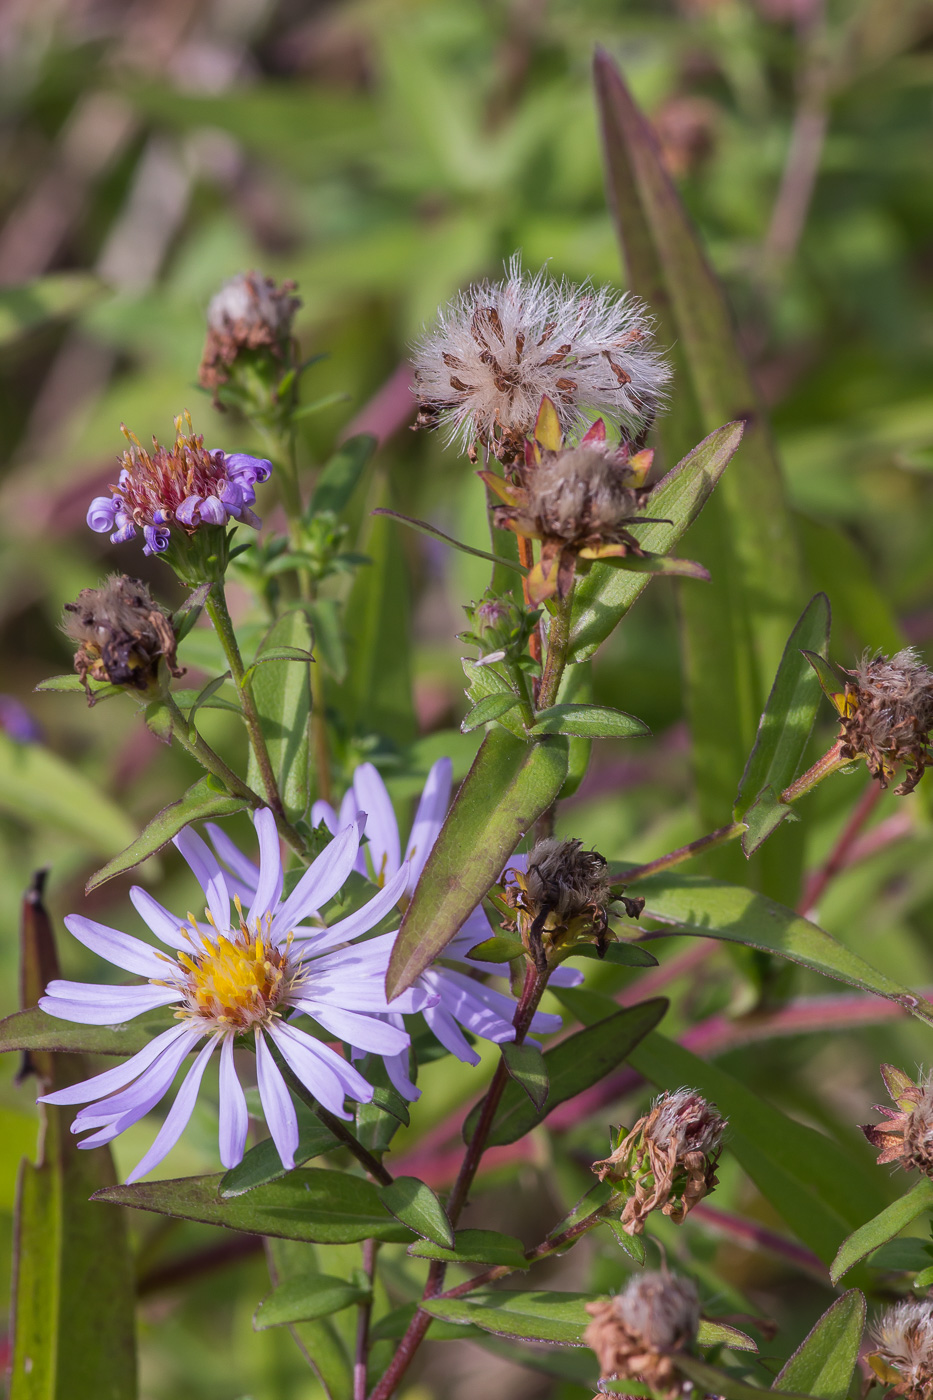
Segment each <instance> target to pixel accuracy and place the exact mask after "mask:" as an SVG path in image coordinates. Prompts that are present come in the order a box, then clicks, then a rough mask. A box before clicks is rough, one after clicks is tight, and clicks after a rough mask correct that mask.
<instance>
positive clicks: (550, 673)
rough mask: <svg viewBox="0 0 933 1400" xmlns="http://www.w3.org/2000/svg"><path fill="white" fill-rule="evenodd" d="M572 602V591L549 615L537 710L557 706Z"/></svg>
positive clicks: (559, 600) (567, 644)
mask: <svg viewBox="0 0 933 1400" xmlns="http://www.w3.org/2000/svg"><path fill="white" fill-rule="evenodd" d="M572 601H573V591H572V590H571V592H570V593H568V594H567V597H566V598H559V599H558V600H557V606H556V607H555V609H554V611H553V612H552V613H551V625H550V627H549V628H548V634H547V657H546V658H545V662H544V674H543V675H542V677H541V687H540V689H539V691H538V709H539V710H547V709H550V707H551V706H552V705H556V704H557V693H558V691H559V690H560V683H561V679H562V677H563V674H564V667H565V666H566V665H567V653H568V651H569V648H570V609H571V605H572Z"/></svg>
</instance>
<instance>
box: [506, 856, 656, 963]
mask: <svg viewBox="0 0 933 1400" xmlns="http://www.w3.org/2000/svg"><path fill="white" fill-rule="evenodd" d="M614 883H615V880H614V877H613V876H612V874H611V873H610V871H609V867H608V865H607V864H606V860H605V858H604V857H603V856H601V855H600V854H599V852H598V851H585V850H584V849H583V843H582V842H581V841H577V840H570V841H562V840H560V839H558V838H557V837H556V836H549V837H546V838H545V839H544V840H543V841H539V842H538V843H537V844H536V845H535V846H534V847H533V849H532V851H531V853H530V854H529V856H528V857H527V859H526V860H524V861H519V860H512V861H511V862H510V864H509V866H508V867H507V868H506V871H505V875H504V893H505V900H506V903H507V904H508V905H509V907H510V908H512V909H514V910H515V911H516V923H517V926H518V929H519V932H520V933H521V935H522V942H523V943H524V945H525V949H526V951H527V952H528V953H529V954H530V956H531V957H532V958H533V959H534V961H535V964H536V966H538V968H539V969H540V970H541V971H544V970H545V968H547V967H548V966H549V965H550V964H551V963H553V962H560V961H561V959H562V958H563V957H566V956H567V954H568V953H570V952H571V951H572V949H573V948H574V947H575V946H577V945H578V944H580V943H595V945H596V948H597V951H599V952H600V954H601V955H602V954H603V953H605V950H606V948H607V947H608V945H609V943H610V941H611V931H610V928H609V909H610V906H611V905H612V904H614V903H616V902H617V901H618V902H621V903H622V904H623V905H624V907H625V911H626V913H627V914H628V915H629V917H630V918H637V917H638V915H639V914H640V913H641V911H642V909H643V908H644V907H645V901H644V900H643V899H630V898H626V897H625V896H624V895H617V894H615V893H614V891H613V886H614Z"/></svg>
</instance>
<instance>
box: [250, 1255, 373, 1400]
mask: <svg viewBox="0 0 933 1400" xmlns="http://www.w3.org/2000/svg"><path fill="white" fill-rule="evenodd" d="M265 1244H266V1262H267V1263H268V1266H269V1277H270V1279H271V1280H272V1283H273V1285H274V1287H276V1288H281V1287H284V1286H285V1285H287V1284H288V1283H290V1282H292V1281H293V1280H295V1279H301V1278H307V1277H308V1276H309V1275H310V1274H314V1273H317V1272H319V1270H318V1261H317V1251H316V1250H315V1248H314V1246H313V1245H311V1244H301V1243H299V1242H298V1241H296V1240H278V1239H267V1240H266V1242H265ZM288 1330H289V1331H290V1332H291V1335H292V1338H293V1340H294V1342H295V1344H296V1346H297V1347H298V1349H299V1350H300V1351H301V1353H302V1355H303V1356H304V1358H305V1360H306V1361H307V1363H308V1365H309V1366H310V1367H311V1369H312V1370H313V1372H314V1374H315V1376H316V1377H317V1379H318V1380H319V1381H320V1383H321V1385H322V1387H323V1389H324V1393H325V1395H326V1396H327V1397H328V1400H351V1396H352V1394H353V1370H352V1367H351V1364H350V1358H349V1356H348V1354H347V1348H346V1346H345V1345H344V1342H343V1339H342V1337H341V1336H340V1333H339V1332H338V1330H337V1328H336V1327H335V1326H334V1324H333V1323H332V1322H331V1321H330V1320H329V1319H328V1318H327V1317H318V1318H315V1319H314V1320H308V1321H304V1322H294V1323H289V1324H288Z"/></svg>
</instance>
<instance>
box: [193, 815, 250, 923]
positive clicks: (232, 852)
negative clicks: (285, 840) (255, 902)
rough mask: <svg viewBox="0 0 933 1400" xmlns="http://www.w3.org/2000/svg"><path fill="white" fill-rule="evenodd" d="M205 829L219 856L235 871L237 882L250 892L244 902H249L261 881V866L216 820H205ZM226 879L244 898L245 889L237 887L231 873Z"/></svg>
mask: <svg viewBox="0 0 933 1400" xmlns="http://www.w3.org/2000/svg"><path fill="white" fill-rule="evenodd" d="M204 830H205V831H206V832H207V834H208V836H209V837H210V842H211V845H212V846H213V847H214V851H215V853H216V855H217V858H218V859H219V860H220V861H222V862H223V864H224V865H225V866H226V867H227V869H228V870H229V871H232V872H233V875H234V877H235V879H236V882H237V884H238V885H240V886H242V887H245V889H246V890H247V892H248V893H247V896H246V899H245V900H244V901H243V902H244V903H245V904H249V902H250V900H251V899H252V897H253V895H254V894H255V893H256V886H257V885H258V883H259V867H258V866H257V865H254V864H253V862H252V861H251V860H249V858H248V857H247V856H245V855H244V854H243V852H242V851H241V850H240V848H239V846H237V845H236V844H235V843H234V842H233V841H231V839H230V837H229V836H228V835H227V833H226V832H225V831H222V830H221V828H220V827H219V826H218V825H217V824H216V822H205V823H204ZM226 880H227V887H228V889H230V890H232V891H233V893H234V894H238V895H239V896H240V899H243V889H242V888H238V889H235V888H234V886H233V883H232V882H231V879H230V876H229V875H227V876H226Z"/></svg>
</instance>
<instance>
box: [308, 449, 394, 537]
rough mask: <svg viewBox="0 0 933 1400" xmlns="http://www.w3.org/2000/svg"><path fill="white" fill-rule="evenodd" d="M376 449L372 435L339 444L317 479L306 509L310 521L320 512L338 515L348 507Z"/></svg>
mask: <svg viewBox="0 0 933 1400" xmlns="http://www.w3.org/2000/svg"><path fill="white" fill-rule="evenodd" d="M376 446H377V441H376V439H375V438H374V437H373V436H372V434H371V433H360V434H358V435H357V436H356V437H352V438H347V440H346V442H344V443H341V445H340V447H339V448H338V449H337V451H336V452H335V453H334V455H333V457H331V459H330V461H329V462H328V463H327V464H326V466H325V467H324V469H323V471H322V472H321V474H320V476H319V477H318V479H317V482H316V484H315V487H314V494H313V495H312V497H311V503H310V505H309V506H308V511H307V515H308V518H309V519H310V518H311V517H313V516H315V515H320V514H321V513H322V512H323V511H331V512H332V513H333V514H334V515H339V514H340V512H341V511H342V510H343V509H344V507H345V506H347V505H349V503H350V498H351V496H352V495H353V493H354V491H355V490H356V488H357V486H358V485H359V482H360V478H361V477H362V475H363V472H364V471H365V470H366V466H367V463H368V462H369V461H370V460H371V458H372V455H373V453H374V452H375V450H376Z"/></svg>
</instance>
